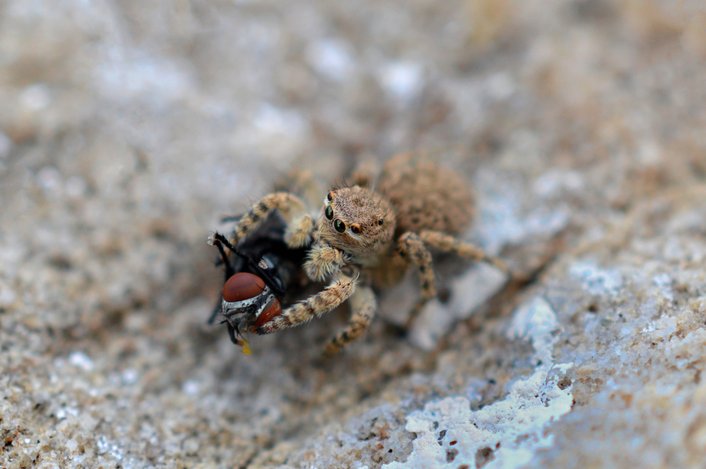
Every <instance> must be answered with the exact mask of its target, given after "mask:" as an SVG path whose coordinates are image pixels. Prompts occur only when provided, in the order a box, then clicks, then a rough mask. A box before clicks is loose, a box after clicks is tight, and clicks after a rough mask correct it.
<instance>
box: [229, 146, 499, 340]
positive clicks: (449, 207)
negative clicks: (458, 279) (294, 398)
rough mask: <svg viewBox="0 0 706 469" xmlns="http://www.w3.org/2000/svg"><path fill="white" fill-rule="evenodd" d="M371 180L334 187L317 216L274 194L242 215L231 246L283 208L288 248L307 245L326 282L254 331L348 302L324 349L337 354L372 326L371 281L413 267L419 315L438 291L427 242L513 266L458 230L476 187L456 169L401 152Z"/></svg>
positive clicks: (382, 283)
mask: <svg viewBox="0 0 706 469" xmlns="http://www.w3.org/2000/svg"><path fill="white" fill-rule="evenodd" d="M374 179H375V177H374V174H373V172H372V171H371V170H370V169H361V170H359V171H356V172H355V173H354V175H353V182H354V184H355V185H352V186H349V187H342V188H337V189H333V190H331V191H329V192H328V194H327V195H326V196H325V198H324V202H323V207H322V209H321V212H320V213H319V215H318V216H317V217H313V216H311V215H310V214H308V213H307V208H306V206H305V204H304V202H303V201H302V199H300V198H299V197H297V196H295V195H293V194H291V193H288V192H275V193H272V194H269V195H266V196H264V197H263V198H262V199H261V200H260V201H259V202H257V203H256V204H255V205H253V207H252V208H251V210H250V211H249V212H248V213H247V214H245V215H244V216H243V217H242V218H241V219H240V220H239V221H238V223H237V225H236V227H235V230H234V232H233V235H232V237H231V239H230V243H231V244H232V245H233V246H238V243H240V242H242V241H243V240H245V239H246V238H247V236H249V235H250V234H251V233H252V232H254V231H255V230H256V229H257V228H258V227H259V226H260V225H261V224H262V223H263V222H264V220H266V219H267V217H268V216H269V214H270V213H272V212H273V211H278V212H279V213H280V214H281V215H282V217H283V218H284V220H285V222H286V225H287V228H286V232H285V237H284V239H285V242H286V243H287V245H288V246H289V247H290V248H292V249H297V248H300V247H302V246H307V245H310V247H309V249H308V254H307V258H306V261H305V262H304V266H303V267H304V271H305V272H306V275H307V276H308V277H309V278H310V279H311V280H313V281H316V282H321V281H324V280H329V284H328V286H327V287H326V288H325V289H323V290H322V291H320V292H319V293H317V294H315V295H313V296H310V297H308V298H306V299H304V300H302V301H300V302H298V303H295V304H293V305H291V306H289V307H287V308H285V309H284V310H282V311H281V313H280V314H278V315H276V316H274V317H272V318H271V319H269V320H268V321H267V322H265V323H264V324H260V325H259V327H257V328H256V329H255V332H256V333H258V334H269V333H272V332H276V331H279V330H282V329H287V328H290V327H295V326H298V325H300V324H303V323H306V322H307V321H309V320H311V319H313V318H316V317H320V316H322V315H323V314H325V313H327V312H329V311H331V310H333V309H334V308H336V307H337V306H339V305H341V304H342V303H344V302H345V301H346V300H350V307H351V318H350V322H349V324H348V326H347V327H346V328H345V329H344V330H343V331H341V332H340V333H338V334H337V335H336V336H335V337H334V338H333V339H332V340H331V341H330V342H329V343H328V345H327V346H326V349H325V352H326V353H327V354H334V353H336V352H338V351H339V350H341V349H342V348H343V347H344V346H345V345H346V344H348V343H349V342H351V341H353V340H355V339H357V338H359V337H360V336H361V335H362V334H363V333H364V332H365V330H366V329H367V328H368V325H369V324H370V322H371V320H372V318H373V316H374V314H375V310H376V298H375V293H374V291H373V288H375V289H380V288H385V287H388V286H391V285H393V284H394V283H396V282H398V281H399V280H400V279H401V278H402V276H403V274H404V273H405V271H406V270H407V268H408V267H409V266H410V264H411V265H414V266H416V268H417V270H418V272H419V283H420V287H421V296H420V298H419V300H418V301H417V303H416V306H415V307H414V310H413V313H416V312H418V311H419V310H420V309H421V308H422V306H423V305H424V304H425V303H426V302H427V301H429V300H430V299H431V298H434V297H435V296H436V293H437V291H436V285H435V279H434V270H433V268H432V256H431V253H430V251H429V248H432V249H435V250H437V251H441V252H449V253H455V254H456V255H458V256H460V257H463V258H466V259H471V260H476V261H484V262H489V263H491V264H493V265H495V266H496V267H498V268H500V269H502V270H503V271H506V270H507V269H506V267H505V264H504V263H503V262H502V261H501V260H499V259H496V258H493V257H490V256H488V255H486V254H485V253H484V252H483V251H482V250H481V249H480V248H478V247H476V246H474V245H472V244H469V243H466V242H463V241H459V240H458V239H456V238H455V237H454V235H457V234H459V233H461V232H462V230H463V229H464V228H466V227H467V226H468V224H469V223H470V222H471V220H472V218H473V215H474V209H473V196H472V193H471V190H470V188H469V187H468V186H467V184H466V182H465V181H464V180H463V179H462V178H460V177H459V176H458V175H457V174H455V173H454V172H452V171H450V170H448V169H445V168H443V167H441V166H439V165H438V164H436V163H435V162H433V161H430V160H426V159H423V158H421V157H417V156H413V155H407V154H403V155H399V156H397V157H394V158H392V159H391V160H389V161H388V162H387V163H386V164H385V165H384V167H383V170H382V172H381V174H380V175H379V178H378V179H377V184H376V186H375V187H373V184H372V182H373V180H374Z"/></svg>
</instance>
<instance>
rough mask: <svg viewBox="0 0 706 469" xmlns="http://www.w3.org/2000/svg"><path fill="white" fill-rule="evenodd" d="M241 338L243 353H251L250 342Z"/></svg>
mask: <svg viewBox="0 0 706 469" xmlns="http://www.w3.org/2000/svg"><path fill="white" fill-rule="evenodd" d="M241 340H242V341H243V355H252V350H250V343H249V342H248V341H247V340H245V339H241Z"/></svg>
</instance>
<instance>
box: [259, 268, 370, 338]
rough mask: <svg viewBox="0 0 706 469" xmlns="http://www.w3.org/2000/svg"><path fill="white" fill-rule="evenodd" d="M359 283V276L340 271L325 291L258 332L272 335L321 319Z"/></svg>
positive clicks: (291, 307)
mask: <svg viewBox="0 0 706 469" xmlns="http://www.w3.org/2000/svg"><path fill="white" fill-rule="evenodd" d="M357 282H358V275H354V276H348V275H345V274H343V273H342V272H340V271H339V273H338V274H337V275H335V276H334V278H333V280H332V282H331V283H330V284H329V285H328V286H327V287H326V288H325V289H324V290H323V291H320V292H319V293H317V294H316V295H314V296H311V297H309V298H307V299H306V300H303V301H300V302H299V303H296V304H294V305H292V306H290V307H289V308H287V309H285V310H284V311H282V313H281V314H280V315H279V316H275V317H274V318H273V319H272V320H271V321H269V322H267V323H265V324H263V325H262V326H260V327H259V328H258V329H257V331H256V332H257V333H258V334H271V333H272V332H277V331H281V330H282V329H289V328H290V327H296V326H299V325H301V324H304V323H305V322H308V321H310V320H312V319H314V318H318V317H321V316H323V315H324V314H326V313H328V312H329V311H331V310H332V309H335V308H336V307H338V306H339V305H340V304H342V303H343V302H345V301H346V300H347V299H348V298H350V296H351V295H352V294H353V292H354V291H355V288H356V284H357Z"/></svg>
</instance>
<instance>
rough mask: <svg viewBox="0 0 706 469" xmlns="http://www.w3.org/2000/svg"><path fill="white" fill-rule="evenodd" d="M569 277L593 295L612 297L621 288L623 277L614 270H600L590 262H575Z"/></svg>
mask: <svg viewBox="0 0 706 469" xmlns="http://www.w3.org/2000/svg"><path fill="white" fill-rule="evenodd" d="M570 273H571V276H572V277H574V278H576V279H577V280H579V281H580V282H581V284H582V285H583V287H584V288H585V289H586V291H588V292H589V293H591V294H593V295H605V296H614V295H617V294H618V293H619V292H620V290H621V289H622V287H623V276H622V275H621V274H620V272H618V271H617V270H614V269H604V268H601V267H600V266H599V265H598V264H597V263H596V262H594V261H591V260H580V261H577V262H575V263H574V264H573V265H572V266H571V269H570Z"/></svg>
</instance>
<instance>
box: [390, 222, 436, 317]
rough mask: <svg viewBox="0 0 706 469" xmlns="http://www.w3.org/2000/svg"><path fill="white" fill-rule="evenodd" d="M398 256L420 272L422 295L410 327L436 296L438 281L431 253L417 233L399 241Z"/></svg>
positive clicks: (412, 312) (411, 315) (413, 312)
mask: <svg viewBox="0 0 706 469" xmlns="http://www.w3.org/2000/svg"><path fill="white" fill-rule="evenodd" d="M396 256H398V257H401V258H403V259H405V260H406V261H407V262H411V263H412V264H414V265H416V266H417V269H418V270H419V285H420V287H421V295H420V297H419V300H417V303H416V304H415V305H414V307H413V308H412V311H411V312H410V315H409V319H408V320H407V325H408V326H409V325H410V324H411V323H412V321H414V318H415V317H416V316H417V314H419V312H420V311H421V310H422V308H423V307H424V305H425V304H426V303H427V302H428V301H429V300H430V299H432V298H434V297H435V296H436V281H435V279H434V269H433V265H432V258H431V253H430V252H429V250H428V249H427V248H426V246H424V241H422V239H421V238H420V237H419V235H417V234H416V233H412V232H409V231H408V232H407V233H404V234H403V235H402V236H400V237H399V239H398V240H397V251H396Z"/></svg>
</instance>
